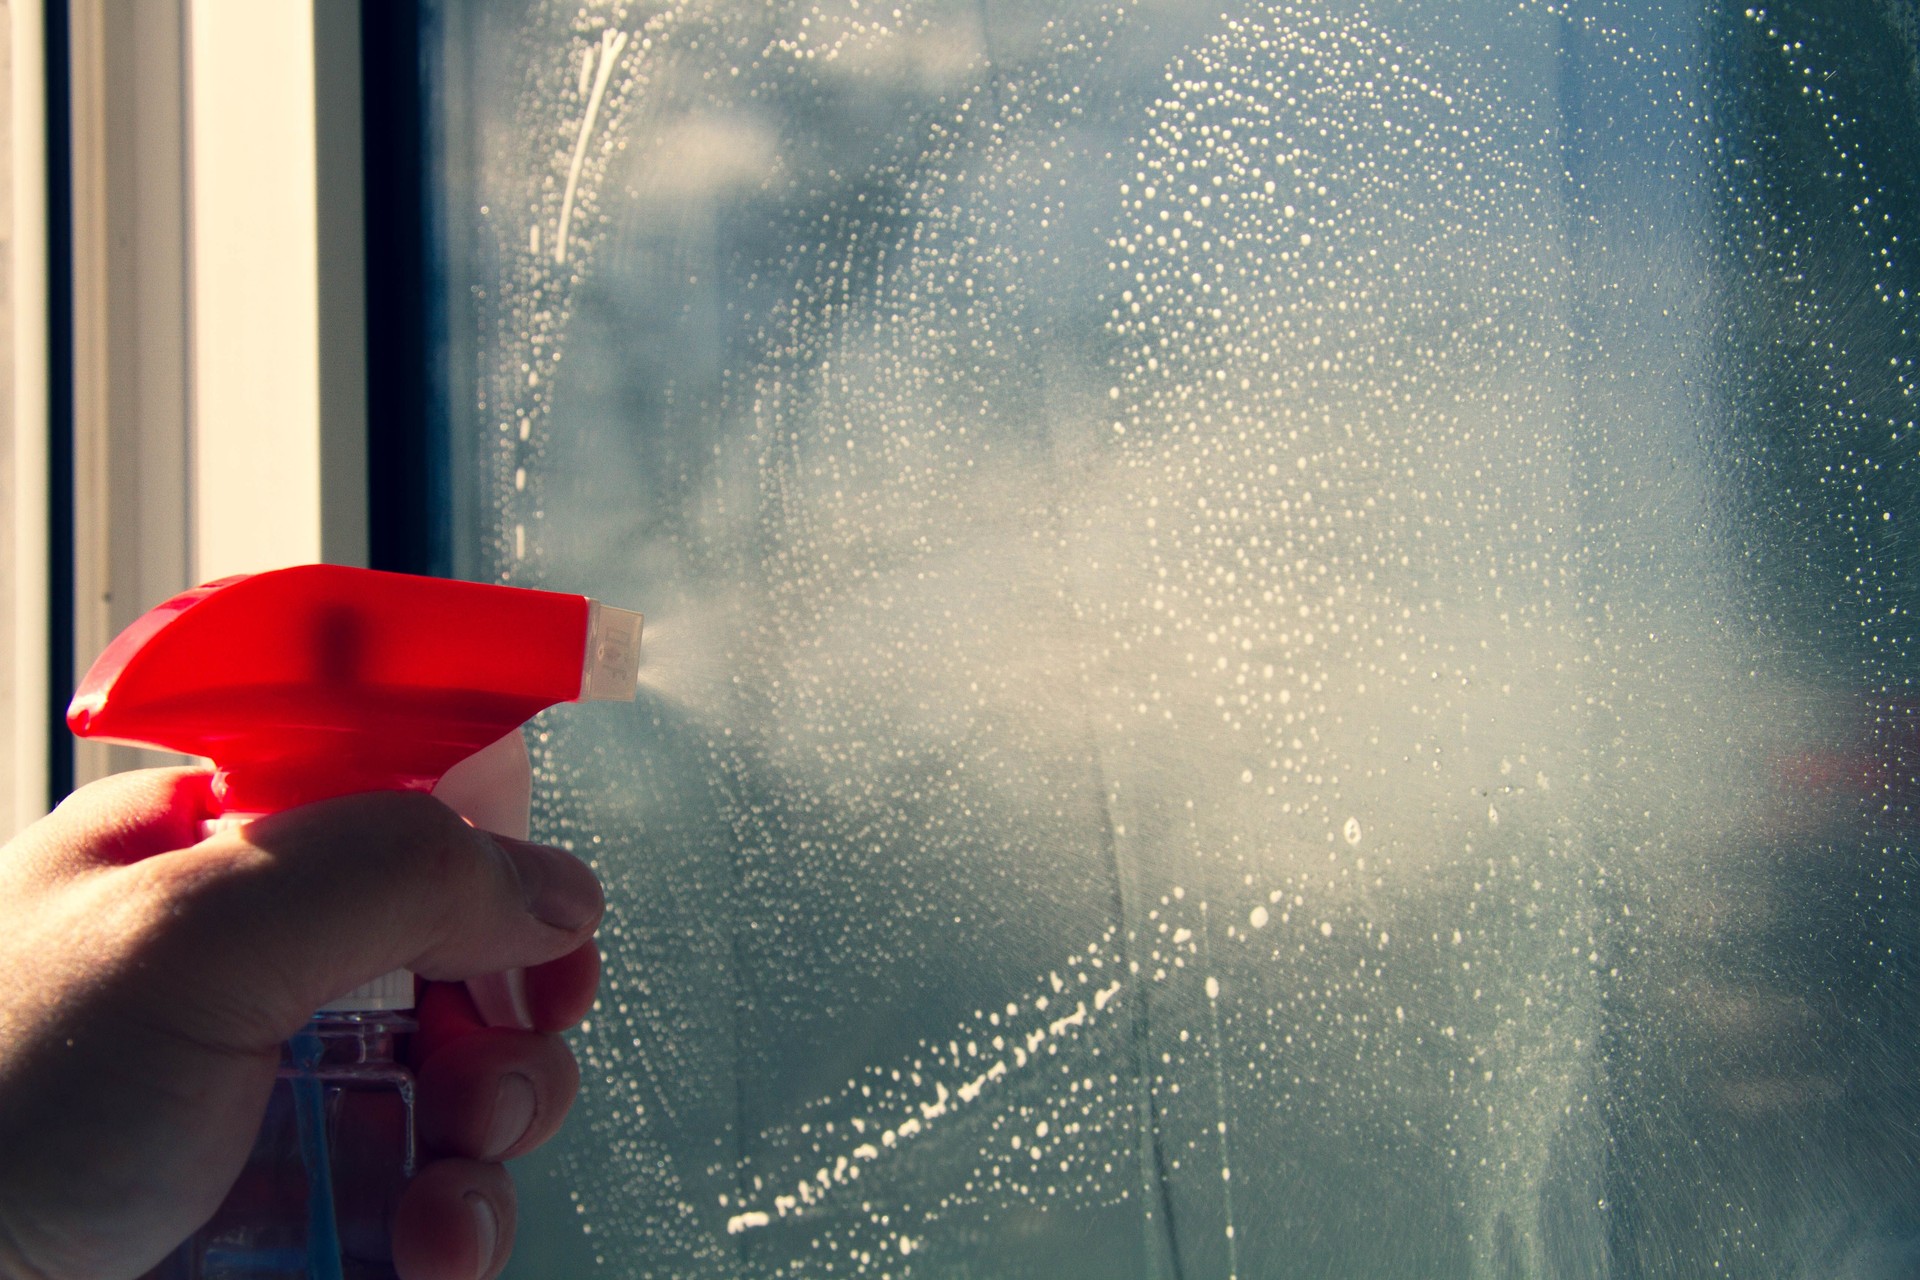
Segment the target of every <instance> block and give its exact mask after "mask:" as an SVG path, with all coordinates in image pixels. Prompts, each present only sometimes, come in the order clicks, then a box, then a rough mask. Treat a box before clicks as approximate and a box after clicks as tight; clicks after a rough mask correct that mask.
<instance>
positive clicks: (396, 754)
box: [67, 565, 641, 1280]
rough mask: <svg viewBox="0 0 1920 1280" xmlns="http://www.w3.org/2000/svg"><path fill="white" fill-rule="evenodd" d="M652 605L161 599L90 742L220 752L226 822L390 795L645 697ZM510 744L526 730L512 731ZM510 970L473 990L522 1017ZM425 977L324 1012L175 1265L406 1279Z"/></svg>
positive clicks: (439, 586)
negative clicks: (403, 1049) (391, 1242)
mask: <svg viewBox="0 0 1920 1280" xmlns="http://www.w3.org/2000/svg"><path fill="white" fill-rule="evenodd" d="M640 631H641V619H640V615H639V614H637V613H630V612H628V611H626V610H623V609H614V608H610V607H608V606H606V605H602V604H600V603H598V602H597V601H594V600H590V599H588V598H587V597H585V596H573V595H561V594H556V593H553V592H545V591H530V590H525V589H522V588H514V587H500V586H489V585H485V584H480V583H470V582H453V581H445V580H440V579H433V578H417V577H411V576H407V575H403V574H391V573H378V572H374V571H372V570H365V569H349V568H342V567H339V566H334V565H304V566H300V567H298V568H292V569H281V570H276V571H274V572H270V573H260V574H253V575H250V576H246V577H237V578H226V579H222V580H221V581H218V582H213V583H209V584H207V585H206V586H203V587H198V588H196V589H194V590H192V591H188V592H185V593H184V594H182V595H179V596H176V597H174V598H173V599H171V600H169V601H167V602H166V603H164V604H162V605H159V606H158V607H156V608H154V609H153V610H151V611H150V612H148V613H147V614H146V615H144V616H143V617H141V618H140V619H139V620H138V621H136V622H135V623H134V624H133V625H132V626H130V627H128V628H127V629H126V631H124V632H123V633H121V635H120V636H119V637H118V638H117V639H115V640H114V641H113V643H112V644H110V645H109V646H108V647H107V649H106V651H105V652H104V653H102V654H101V655H100V658H99V659H98V660H97V661H96V662H95V663H94V665H93V667H92V669H91V670H89V671H88V672H87V675H86V678H85V679H84V680H83V681H82V682H81V684H80V689H79V691H78V692H77V693H76V694H75V695H74V699H73V704H72V706H71V707H70V708H69V710H68V712H67V723H68V725H69V726H70V727H71V728H72V729H73V731H74V733H76V734H78V735H80V736H82V737H96V738H102V739H105V740H108V741H114V742H125V743H131V744H133V745H137V746H149V747H159V748H163V749H166V750H171V751H181V752H186V753H188V754H190V755H198V756H206V757H209V758H210V759H212V761H213V762H214V765H215V769H216V773H215V776H214V788H213V790H214V797H215V801H216V803H217V804H218V805H219V806H220V808H221V816H220V817H218V818H216V819H214V820H213V821H214V822H216V823H220V822H242V821H246V820H247V819H249V818H252V817H257V816H259V815H261V814H265V813H271V812H275V811H277V810H280V809H286V808H291V807H293V806H295V805H300V804H307V803H310V802H312V801H316V800H323V799H327V798H329V797H332V796H337V795H346V794H349V793H353V792H359V791H371V790H382V789H385V790H413V791H429V790H431V789H432V788H433V787H434V786H435V784H436V783H437V782H438V781H439V780H440V779H441V777H442V776H443V775H444V774H445V773H446V772H447V771H448V770H449V769H451V768H453V767H454V766H455V765H456V764H458V763H460V762H461V761H463V760H466V759H467V758H469V757H471V756H473V755H474V754H475V753H476V752H479V751H481V750H482V749H483V748H485V747H487V746H488V745H489V744H493V743H495V742H498V741H500V740H501V739H503V738H504V737H505V735H508V734H511V733H514V732H515V731H516V730H517V729H518V728H519V726H520V725H521V724H522V723H523V722H524V721H526V720H527V719H528V718H529V717H531V716H533V715H534V714H535V713H537V712H539V711H542V710H544V709H546V708H547V707H550V706H553V705H554V704H556V703H560V702H571V701H585V700H606V699H622V700H625V699H631V698H632V697H633V696H634V687H635V678H636V674H637V669H638V665H639V658H640ZM510 745H511V744H510ZM510 991H511V983H509V982H505V981H502V980H496V981H494V982H491V983H486V984H476V985H475V995H476V997H477V998H478V1000H479V1002H480V1004H481V1007H482V1010H483V1012H486V1013H487V1014H488V1015H489V1016H490V1018H492V1019H494V1020H510V1018H511V1016H512V1005H513V1003H514V1001H513V1000H512V999H511V996H510V994H509V993H510ZM412 1008H413V976H412V975H411V974H409V973H406V972H405V971H401V972H397V973H392V974H388V975H385V976H384V977H382V978H379V979H376V980H375V981H373V982H371V983H368V984H367V985H366V986H364V987H361V988H360V989H358V990H356V991H352V992H347V993H345V994H343V995H342V996H341V998H340V999H338V1000H335V1001H332V1002H330V1003H329V1004H328V1005H327V1006H326V1007H325V1008H323V1009H321V1010H319V1011H317V1012H316V1013H315V1015H314V1017H313V1019H312V1020H311V1021H310V1022H309V1023H308V1025H307V1027H306V1029H305V1030H304V1031H302V1032H301V1034H299V1035H298V1036H296V1037H295V1038H294V1039H293V1040H292V1041H290V1042H289V1043H288V1044H287V1046H286V1047H285V1049H284V1051H283V1054H282V1063H281V1070H280V1078H279V1082H278V1083H277V1084H276V1086H275V1089H274V1093H273V1098H272V1101H271V1103H270V1105H269V1108H268V1111H267V1115H266V1118H265V1121H264V1123H263V1125H262V1128H261V1131H260V1135H259V1138H258V1139H257V1140H256V1142H255V1146H254V1151H253V1153H252V1156H251V1157H250V1158H249V1161H248V1164H247V1167H246V1170H245V1172H244V1173H243V1174H242V1176H241V1178H240V1180H239V1181H238V1182H237V1183H236V1184H235V1186H234V1189H233V1191H232V1192H231V1193H230V1194H229V1196H228V1197H227V1200H226V1203H224V1204H223V1205H222V1206H221V1208H220V1210H219V1212H218V1213H216V1214H215V1216H214V1218H213V1219H212V1221H210V1222H209V1223H208V1224H207V1225H206V1227H204V1228H203V1229H202V1230H201V1231H200V1232H199V1233H198V1234H196V1236H195V1237H194V1239H193V1240H191V1241H189V1242H188V1243H187V1245H186V1246H185V1247H184V1248H183V1249H182V1250H181V1252H180V1254H179V1255H178V1256H177V1257H176V1258H175V1259H174V1260H173V1262H172V1263H171V1264H170V1265H169V1267H167V1268H163V1269H162V1271H161V1272H159V1273H156V1274H158V1275H164V1276H169V1277H173V1276H179V1277H183V1278H184V1277H191V1278H192V1280H239V1278H240V1277H247V1278H249V1280H255V1278H260V1277H275V1278H278V1277H285V1278H286V1280H349V1278H362V1277H364V1278H366V1280H375V1278H377V1277H387V1276H391V1275H392V1264H391V1260H390V1254H389V1246H388V1238H389V1237H388V1227H389V1225H390V1221H391V1215H392V1210H393V1206H394V1203H395V1201H396V1199H397V1197H398V1195H399V1192H400V1190H401V1189H402V1188H403V1187H404V1186H405V1183H406V1180H407V1179H408V1178H409V1177H411V1175H412V1172H413V1163H414V1142H413V1082H412V1078H411V1076H410V1074H409V1073H408V1072H407V1070H406V1069H405V1067H404V1066H402V1065H401V1064H400V1063H399V1061H398V1060H397V1059H396V1056H395V1048H396V1042H397V1040H398V1038H399V1037H400V1036H403V1035H405V1034H406V1033H407V1032H409V1031H411V1030H412V1029H413V1023H412V1019H411V1017H410V1012H411V1010H412Z"/></svg>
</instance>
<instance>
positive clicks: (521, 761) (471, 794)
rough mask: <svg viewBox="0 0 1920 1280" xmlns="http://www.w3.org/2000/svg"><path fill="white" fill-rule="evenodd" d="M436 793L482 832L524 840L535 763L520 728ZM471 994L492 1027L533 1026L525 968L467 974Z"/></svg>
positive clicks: (457, 770) (454, 771)
mask: <svg viewBox="0 0 1920 1280" xmlns="http://www.w3.org/2000/svg"><path fill="white" fill-rule="evenodd" d="M433 794H434V795H435V796H436V797H437V798H438V799H439V800H441V801H442V802H443V803H445V804H446V805H447V806H448V807H449V808H451V809H452V810H453V811H454V812H455V813H457V814H459V815H460V816H461V817H463V818H465V819H466V820H467V821H468V822H470V823H472V824H473V825H474V826H476V827H479V828H480V829H481V830H482V831H491V832H494V833H495V834H497V835H503V836H511V837H513V838H514V839H516V840H525V839H526V838H527V834H528V831H529V829H530V826H531V821H532V819H531V810H532V807H533V762H532V761H531V760H530V759H529V758H528V756H527V741H526V739H525V738H524V737H522V736H521V734H520V731H519V730H518V729H515V730H513V731H512V732H511V733H508V734H507V735H506V736H505V737H503V738H501V739H499V740H498V741H496V742H494V743H492V744H491V745H489V746H485V747H482V748H481V749H480V750H478V751H476V752H474V753H473V754H472V755H470V756H468V757H467V758H466V759H465V760H462V761H461V762H460V763H459V764H456V765H455V766H453V768H451V769H449V770H447V772H446V774H445V776H443V777H442V778H441V779H440V783H439V785H438V786H436V787H434V789H433ZM467 994H468V995H470V996H471V997H473V1003H474V1007H475V1008H476V1009H478V1010H479V1012H480V1017H481V1019H482V1020H483V1021H484V1022H485V1023H486V1024H487V1025H488V1026H490V1027H516V1028H518V1029H520V1030H522V1031H531V1030H533V1009H532V1006H530V1005H529V1004H528V1003H527V983H526V973H525V971H524V970H520V969H509V970H506V971H504V972H502V973H489V974H483V975H482V976H480V977H477V978H469V979H467Z"/></svg>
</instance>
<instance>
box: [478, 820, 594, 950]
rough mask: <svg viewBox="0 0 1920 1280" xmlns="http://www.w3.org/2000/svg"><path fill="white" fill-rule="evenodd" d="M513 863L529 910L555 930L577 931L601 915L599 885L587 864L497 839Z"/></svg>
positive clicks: (534, 846)
mask: <svg viewBox="0 0 1920 1280" xmlns="http://www.w3.org/2000/svg"><path fill="white" fill-rule="evenodd" d="M494 841H495V843H497V844H498V845H499V846H500V847H501V848H502V849H503V850H505V851H506V854H507V857H508V858H510V859H511V860H512V862H513V867H514V871H515V872H516V873H517V874H518V875H519V877H520V888H521V890H522V892H524V893H525V894H526V895H527V910H528V911H530V912H532V913H533V914H534V916H536V917H537V918H539V919H540V920H543V921H545V922H546V923H548V924H550V925H552V926H554V927H555V928H556V929H578V928H580V927H581V926H582V925H585V924H588V923H590V922H591V921H592V920H593V919H594V917H596V916H598V915H599V914H600V907H601V901H602V900H601V897H600V881H599V880H598V879H596V878H595V877H594V874H593V872H592V871H591V870H589V869H588V867H587V864H586V863H584V862H582V861H580V859H578V858H576V857H574V856H573V855H572V854H569V853H564V852H562V851H561V850H559V849H549V848H547V847H546V846H545V845H539V844H529V843H527V842H526V841H524V840H510V839H508V838H507V837H505V836H495V837H494Z"/></svg>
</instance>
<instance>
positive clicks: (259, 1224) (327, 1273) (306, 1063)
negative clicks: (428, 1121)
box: [148, 1012, 415, 1280]
mask: <svg viewBox="0 0 1920 1280" xmlns="http://www.w3.org/2000/svg"><path fill="white" fill-rule="evenodd" d="M414 1026H415V1024H414V1022H413V1020H412V1019H411V1018H410V1017H409V1016H407V1015H405V1014H398V1013H391V1012H381V1013H325V1014H320V1015H317V1016H316V1017H315V1018H314V1019H313V1020H312V1021H311V1022H309V1023H308V1024H307V1027H306V1028H305V1030H303V1031H302V1032H301V1033H300V1034H299V1035H297V1036H295V1037H294V1038H293V1039H292V1040H290V1041H288V1042H287V1044H286V1045H285V1046H283V1048H282V1050H281V1064H280V1073H279V1078H278V1079H277V1080H276V1081H275V1083H274V1087H273V1093H272V1096H271V1097H270V1099H269V1101H268V1103H267V1110H266V1114H265V1116H264V1118H263V1119H262V1121H261V1126H260V1133H259V1136H258V1137H257V1138H256V1139H255V1140H254V1146H253V1151H252V1153H251V1154H250V1155H249V1156H248V1157H247V1163H246V1166H245V1167H244V1168H243V1169H242V1170H241V1173H240V1176H239V1178H238V1179H237V1180H235V1182H234V1185H233V1189H232V1190H231V1191H230V1192H228V1193H227V1198H226V1200H225V1201H223V1202H222V1204H221V1205H220V1208H219V1210H218V1211H217V1212H216V1213H215V1214H214V1215H213V1217H212V1218H211V1219H210V1220H209V1221H208V1222H207V1224H206V1225H205V1226H203V1227H202V1228H201V1229H200V1230H199V1231H197V1232H195V1233H194V1235H193V1236H192V1237H191V1238H190V1239H189V1240H188V1241H187V1242H186V1243H185V1244H183V1245H182V1246H181V1247H180V1248H179V1249H178V1250H177V1251H176V1252H175V1253H174V1254H173V1256H172V1257H170V1258H169V1259H168V1260H167V1261H166V1262H165V1263H163V1264H162V1265H161V1266H160V1267H159V1268H157V1269H156V1270H154V1271H153V1272H151V1273H149V1278H148V1280H243V1278H244V1280H279V1278H281V1277H285V1278H286V1280H388V1278H390V1277H393V1276H394V1274H395V1273H394V1270H393V1250H392V1234H393V1233H392V1224H393V1213H394V1208H395V1206H396V1205H397V1204H398V1202H399V1198H400V1193H401V1191H402V1190H404V1189H405V1187H406V1184H407V1181H408V1179H409V1178H411V1177H412V1176H413V1171H414V1163H415V1141H414V1080H413V1074H412V1072H410V1071H409V1070H408V1069H407V1068H406V1067H405V1066H404V1065H403V1064H402V1063H401V1062H400V1061H399V1060H398V1059H399V1055H398V1052H397V1050H398V1046H399V1045H400V1044H401V1043H402V1039H401V1038H402V1037H404V1036H405V1035H406V1034H407V1033H409V1032H411V1031H412V1030H414Z"/></svg>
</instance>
